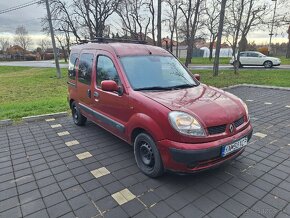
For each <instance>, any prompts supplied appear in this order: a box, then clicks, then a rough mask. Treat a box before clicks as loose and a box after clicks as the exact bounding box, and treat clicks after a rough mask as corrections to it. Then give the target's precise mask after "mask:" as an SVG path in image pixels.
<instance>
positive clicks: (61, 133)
mask: <svg viewBox="0 0 290 218" xmlns="http://www.w3.org/2000/svg"><path fill="white" fill-rule="evenodd" d="M57 134H58V136H65V135H69V134H70V133H69V132H68V131H64V132H59V133H57Z"/></svg>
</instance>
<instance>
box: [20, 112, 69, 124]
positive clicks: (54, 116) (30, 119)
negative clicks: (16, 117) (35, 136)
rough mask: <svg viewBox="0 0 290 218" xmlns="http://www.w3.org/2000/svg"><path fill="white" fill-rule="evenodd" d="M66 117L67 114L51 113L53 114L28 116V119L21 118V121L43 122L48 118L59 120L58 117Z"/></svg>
mask: <svg viewBox="0 0 290 218" xmlns="http://www.w3.org/2000/svg"><path fill="white" fill-rule="evenodd" d="M66 116H68V112H59V113H53V114H42V115H37V116H29V117H22V120H23V121H24V122H34V121H39V120H45V119H49V118H60V117H66Z"/></svg>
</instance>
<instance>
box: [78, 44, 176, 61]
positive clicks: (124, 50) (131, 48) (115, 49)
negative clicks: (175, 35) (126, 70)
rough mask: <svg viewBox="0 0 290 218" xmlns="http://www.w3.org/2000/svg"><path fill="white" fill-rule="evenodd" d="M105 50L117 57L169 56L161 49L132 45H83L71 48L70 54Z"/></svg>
mask: <svg viewBox="0 0 290 218" xmlns="http://www.w3.org/2000/svg"><path fill="white" fill-rule="evenodd" d="M84 49H85V50H105V51H108V52H110V53H112V54H116V55H117V56H120V57H122V56H135V55H149V54H151V55H161V56H170V55H171V54H170V53H169V52H168V51H166V50H165V49H163V48H160V47H157V46H152V45H145V44H134V43H119V42H114V43H93V42H89V43H85V44H80V45H74V46H72V52H76V51H78V52H80V51H81V50H84Z"/></svg>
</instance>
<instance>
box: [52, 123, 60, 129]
mask: <svg viewBox="0 0 290 218" xmlns="http://www.w3.org/2000/svg"><path fill="white" fill-rule="evenodd" d="M50 127H51V128H53V129H55V128H60V127H62V125H61V124H54V125H50Z"/></svg>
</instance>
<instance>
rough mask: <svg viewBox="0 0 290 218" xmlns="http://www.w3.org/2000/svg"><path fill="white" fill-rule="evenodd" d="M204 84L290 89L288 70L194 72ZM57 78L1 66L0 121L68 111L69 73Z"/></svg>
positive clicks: (47, 73)
mask: <svg viewBox="0 0 290 218" xmlns="http://www.w3.org/2000/svg"><path fill="white" fill-rule="evenodd" d="M192 72H193V73H200V75H201V81H202V82H203V83H206V84H208V85H212V86H216V87H226V86H231V85H237V84H241V83H249V84H257V85H270V86H282V87H290V73H289V70H264V69H262V70H250V69H247V70H245V69H243V70H240V73H239V75H235V74H234V72H233V71H232V70H221V71H220V74H219V76H218V77H213V76H212V71H211V70H198V71H197V70H194V71H192ZM62 73H63V76H64V78H62V79H57V78H56V73H55V69H52V68H30V67H2V66H0V120H2V119H13V120H20V119H21V118H22V117H24V116H31V115H39V114H46V113H55V112H60V111H68V110H69V108H68V104H67V100H66V97H67V84H66V78H65V77H66V70H65V69H62Z"/></svg>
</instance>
